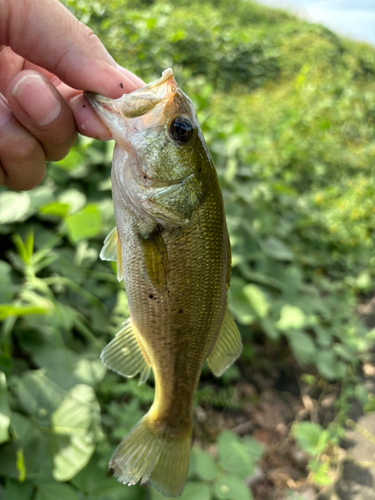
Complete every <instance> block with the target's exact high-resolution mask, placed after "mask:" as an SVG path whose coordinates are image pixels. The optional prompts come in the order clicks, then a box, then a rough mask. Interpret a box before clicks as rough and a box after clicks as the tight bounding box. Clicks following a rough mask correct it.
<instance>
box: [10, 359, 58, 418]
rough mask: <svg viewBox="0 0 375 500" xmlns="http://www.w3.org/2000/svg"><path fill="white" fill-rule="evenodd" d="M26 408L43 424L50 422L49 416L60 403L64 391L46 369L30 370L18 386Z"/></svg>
mask: <svg viewBox="0 0 375 500" xmlns="http://www.w3.org/2000/svg"><path fill="white" fill-rule="evenodd" d="M17 393H18V397H19V400H20V402H21V404H22V406H23V407H24V409H25V410H26V411H27V412H28V413H29V414H30V415H32V416H33V417H34V418H36V420H37V421H38V422H39V423H40V424H41V425H43V424H44V425H46V424H48V423H49V416H50V415H51V413H52V412H53V411H54V410H55V409H56V408H57V406H58V405H59V403H60V401H61V399H62V397H63V395H64V391H63V390H62V389H61V388H60V387H59V386H58V385H57V384H55V383H53V382H52V381H51V380H50V379H49V378H47V377H46V375H45V370H43V369H41V370H33V371H28V372H26V373H25V375H23V376H22V377H21V379H20V382H19V385H18V387H17Z"/></svg>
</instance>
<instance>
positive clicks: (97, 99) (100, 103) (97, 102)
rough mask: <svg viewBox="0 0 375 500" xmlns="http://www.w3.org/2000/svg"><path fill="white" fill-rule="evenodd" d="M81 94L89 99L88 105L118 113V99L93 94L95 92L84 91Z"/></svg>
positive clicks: (119, 107)
mask: <svg viewBox="0 0 375 500" xmlns="http://www.w3.org/2000/svg"><path fill="white" fill-rule="evenodd" d="M83 95H84V96H85V97H86V99H87V100H88V101H89V103H90V105H91V106H92V107H93V108H94V109H95V108H104V109H105V110H106V111H109V112H112V113H116V114H120V109H121V104H120V100H121V97H120V98H119V99H111V98H110V97H105V96H104V95H101V94H95V92H87V91H84V92H83Z"/></svg>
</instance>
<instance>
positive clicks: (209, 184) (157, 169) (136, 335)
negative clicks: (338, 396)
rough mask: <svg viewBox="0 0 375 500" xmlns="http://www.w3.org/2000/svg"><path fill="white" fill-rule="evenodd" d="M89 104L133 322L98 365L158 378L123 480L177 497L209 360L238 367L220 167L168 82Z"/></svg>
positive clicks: (127, 454) (215, 366)
mask: <svg viewBox="0 0 375 500" xmlns="http://www.w3.org/2000/svg"><path fill="white" fill-rule="evenodd" d="M87 97H88V99H89V101H90V103H91V105H92V106H93V108H94V109H95V111H96V112H97V113H98V115H99V117H100V118H101V119H102V121H103V122H104V123H105V124H106V125H107V127H108V128H109V129H110V130H111V132H112V135H113V137H114V139H115V141H116V147H115V151H114V155H113V164H112V190H113V202H114V211H115V220H116V228H115V229H114V230H113V231H112V232H111V233H110V234H109V235H108V237H107V239H106V240H105V243H104V247H103V250H102V253H101V257H102V258H103V259H107V260H117V265H118V277H119V279H122V278H124V281H125V289H126V293H127V296H128V303H129V311H130V319H129V320H128V321H127V322H126V323H125V324H124V326H123V328H122V330H121V331H120V332H119V333H118V334H117V335H116V337H115V338H114V339H113V340H112V342H110V344H108V346H107V347H106V348H105V349H104V351H103V353H102V360H103V362H104V363H105V364H106V366H108V367H109V368H111V369H112V370H115V371H116V372H118V373H120V374H122V375H124V376H126V377H133V376H135V375H136V374H137V373H140V377H141V381H142V382H143V381H145V380H146V379H147V377H148V374H149V372H150V370H151V369H152V370H153V373H154V378H155V399H154V403H153V405H152V406H151V409H150V410H149V412H148V413H147V414H146V415H145V416H144V417H143V418H142V419H141V421H140V422H139V423H138V424H137V425H136V426H135V427H134V429H133V430H132V431H131V432H130V434H129V435H128V436H126V437H125V438H124V439H123V441H122V442H121V443H120V445H119V446H118V447H117V449H116V451H115V453H114V455H113V457H112V459H111V462H110V467H111V468H113V469H114V474H115V476H116V477H117V478H118V479H119V481H121V482H123V483H126V484H134V483H136V482H138V481H140V482H141V483H144V482H146V481H150V482H151V484H153V485H154V486H155V487H156V488H158V489H159V490H160V491H161V492H162V493H163V494H164V495H166V496H179V495H180V494H181V493H182V490H183V488H184V484H185V481H186V475H187V471H188V466H189V455H190V442H191V432H192V406H193V398H194V393H195V391H196V388H197V384H198V381H199V377H200V373H201V369H202V364H203V361H204V360H205V359H207V360H208V364H209V366H210V367H211V369H212V371H213V373H214V374H215V375H217V376H219V375H221V373H223V371H224V370H225V369H226V368H227V367H228V366H229V365H230V364H231V363H233V361H234V360H235V359H236V358H237V357H238V356H239V354H240V352H241V340H240V335H239V332H238V329H237V327H236V325H235V323H234V321H233V318H232V316H231V314H230V312H229V310H228V308H227V292H228V288H229V280H230V244H229V238H228V232H227V227H226V222H225V214H224V207H223V199H222V195H221V191H220V187H219V183H218V179H217V174H216V170H215V167H214V165H213V163H212V160H211V156H210V154H209V152H208V149H207V146H206V143H205V141H204V138H203V135H202V132H201V130H200V127H199V123H198V120H197V117H196V114H195V111H194V107H193V105H192V103H191V101H190V99H189V98H188V97H187V96H186V95H185V94H184V93H183V92H182V91H181V90H180V89H179V88H178V86H177V84H176V82H175V80H174V77H173V74H172V71H171V70H166V71H165V72H164V73H163V76H162V77H161V78H160V79H159V80H157V81H156V82H154V83H151V84H149V85H147V86H145V87H144V88H142V89H139V90H137V91H135V92H133V93H132V94H128V95H126V94H124V95H123V96H122V97H121V98H120V99H117V100H112V99H108V98H105V97H102V96H98V95H95V94H89V93H87Z"/></svg>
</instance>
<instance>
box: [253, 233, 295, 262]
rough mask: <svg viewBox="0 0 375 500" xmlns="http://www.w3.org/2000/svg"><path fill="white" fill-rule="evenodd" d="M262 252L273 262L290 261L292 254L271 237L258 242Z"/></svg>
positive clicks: (280, 242) (282, 244) (281, 243)
mask: <svg viewBox="0 0 375 500" xmlns="http://www.w3.org/2000/svg"><path fill="white" fill-rule="evenodd" d="M260 246H261V247H262V250H263V252H264V253H265V254H266V255H268V256H269V257H272V258H273V259H275V260H281V261H291V260H293V258H294V255H293V252H292V251H291V250H290V249H289V248H288V247H287V246H286V245H285V244H284V243H283V242H282V241H280V240H278V239H277V238H274V237H272V236H270V237H268V238H267V239H265V240H263V241H262V242H260Z"/></svg>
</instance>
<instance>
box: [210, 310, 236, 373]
mask: <svg viewBox="0 0 375 500" xmlns="http://www.w3.org/2000/svg"><path fill="white" fill-rule="evenodd" d="M241 351H242V342H241V336H240V332H239V331H238V328H237V325H236V323H235V322H234V319H233V316H232V314H231V312H230V311H229V309H228V307H227V309H226V311H225V314H224V319H223V324H222V326H221V330H220V333H219V336H218V338H217V339H216V342H215V344H214V346H213V348H212V351H211V353H210V355H209V356H208V358H207V363H208V366H209V367H210V368H211V370H212V372H213V374H214V375H216V376H217V377H219V376H220V375H222V374H223V373H224V372H225V370H226V369H227V368H228V367H229V366H230V365H231V364H232V363H233V362H234V361H235V360H236V359H237V358H238V356H239V355H240V354H241Z"/></svg>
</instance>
